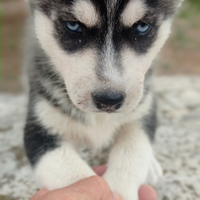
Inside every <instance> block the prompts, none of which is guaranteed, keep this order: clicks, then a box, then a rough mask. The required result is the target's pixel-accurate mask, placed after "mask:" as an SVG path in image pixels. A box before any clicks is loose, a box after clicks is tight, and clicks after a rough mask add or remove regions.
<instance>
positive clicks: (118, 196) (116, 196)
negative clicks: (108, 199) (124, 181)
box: [113, 193, 121, 200]
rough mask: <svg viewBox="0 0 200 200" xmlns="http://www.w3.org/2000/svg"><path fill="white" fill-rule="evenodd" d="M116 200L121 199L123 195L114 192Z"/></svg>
mask: <svg viewBox="0 0 200 200" xmlns="http://www.w3.org/2000/svg"><path fill="white" fill-rule="evenodd" d="M113 195H114V198H115V200H121V196H120V195H119V194H117V193H113Z"/></svg>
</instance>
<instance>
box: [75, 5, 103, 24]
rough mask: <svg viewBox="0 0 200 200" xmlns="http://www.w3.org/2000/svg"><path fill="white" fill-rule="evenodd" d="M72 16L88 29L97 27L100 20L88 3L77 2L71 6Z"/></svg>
mask: <svg viewBox="0 0 200 200" xmlns="http://www.w3.org/2000/svg"><path fill="white" fill-rule="evenodd" d="M73 14H74V15H75V17H76V19H77V20H78V21H80V22H82V23H84V24H85V25H86V26H88V27H92V26H95V25H97V23H98V22H99V20H100V19H99V16H98V14H97V11H96V9H95V7H94V6H93V5H92V4H91V3H90V2H88V1H77V2H76V3H75V4H74V5H73Z"/></svg>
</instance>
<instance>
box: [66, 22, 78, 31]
mask: <svg viewBox="0 0 200 200" xmlns="http://www.w3.org/2000/svg"><path fill="white" fill-rule="evenodd" d="M66 26H67V28H68V29H69V30H70V31H73V32H81V27H80V25H79V23H77V22H66Z"/></svg>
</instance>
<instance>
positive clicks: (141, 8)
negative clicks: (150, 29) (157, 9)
mask: <svg viewBox="0 0 200 200" xmlns="http://www.w3.org/2000/svg"><path fill="white" fill-rule="evenodd" d="M146 10H147V9H146V6H145V4H144V3H143V2H142V1H141V0H136V1H130V2H129V3H128V5H127V6H126V8H125V10H124V11H123V13H122V16H121V21H122V23H123V24H124V25H125V26H128V27H130V26H132V25H133V24H134V23H135V22H137V21H139V20H140V19H142V17H143V16H144V14H145V12H146Z"/></svg>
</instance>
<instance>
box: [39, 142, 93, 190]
mask: <svg viewBox="0 0 200 200" xmlns="http://www.w3.org/2000/svg"><path fill="white" fill-rule="evenodd" d="M35 174H36V178H37V180H38V181H39V182H40V184H41V185H42V186H43V187H47V188H48V189H50V190H52V189H57V188H61V187H65V186H68V185H70V184H72V183H74V182H76V181H78V180H81V179H83V178H86V177H90V176H93V175H95V173H94V172H93V171H92V169H91V168H90V167H89V166H88V165H87V164H86V163H85V162H84V161H83V160H82V159H81V158H80V157H79V155H78V154H77V153H76V151H75V150H74V149H73V147H72V146H71V145H70V144H68V143H62V144H61V146H60V147H57V148H56V149H54V150H52V151H49V152H47V153H46V154H45V155H43V156H42V158H41V159H40V161H39V162H38V163H37V165H36V167H35Z"/></svg>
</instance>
